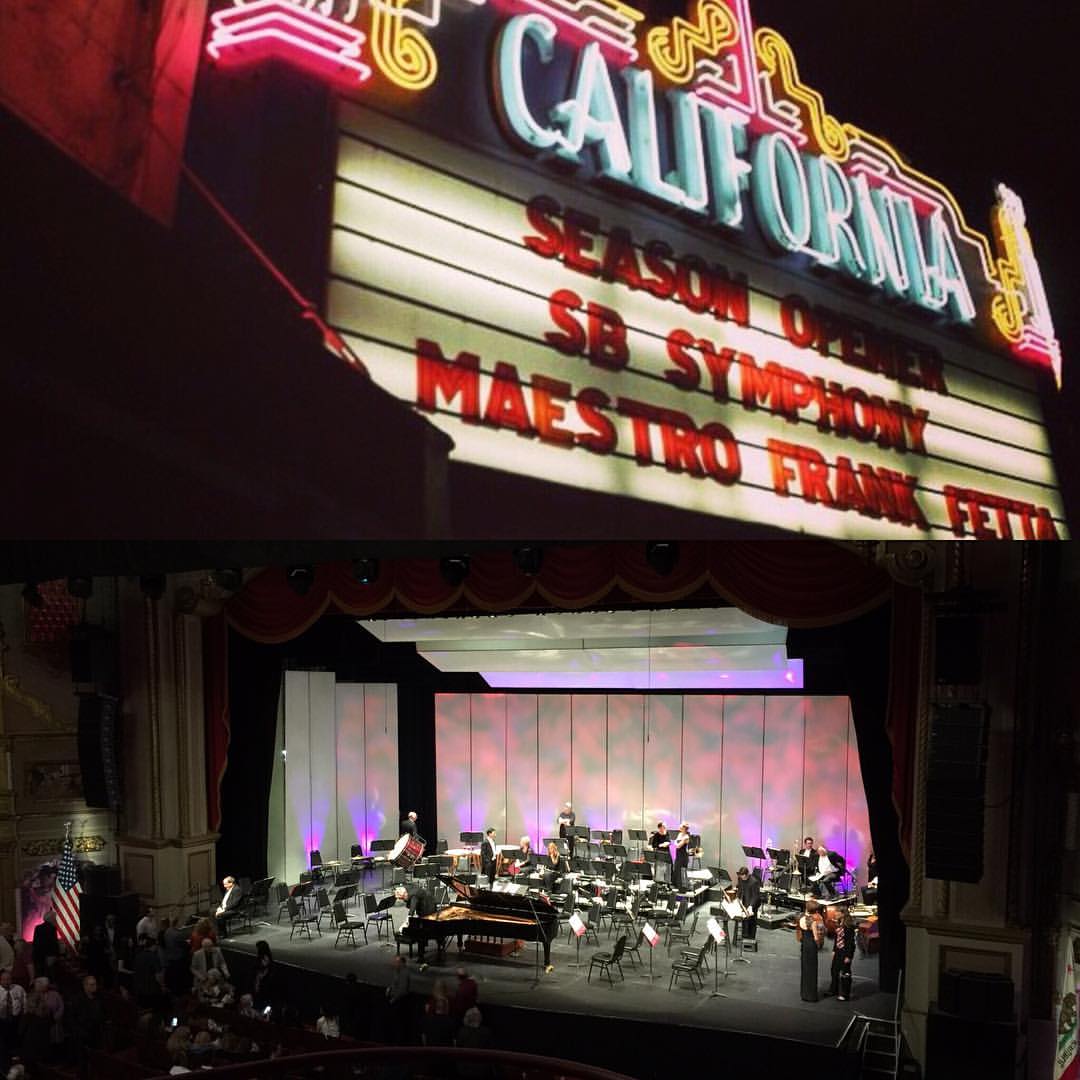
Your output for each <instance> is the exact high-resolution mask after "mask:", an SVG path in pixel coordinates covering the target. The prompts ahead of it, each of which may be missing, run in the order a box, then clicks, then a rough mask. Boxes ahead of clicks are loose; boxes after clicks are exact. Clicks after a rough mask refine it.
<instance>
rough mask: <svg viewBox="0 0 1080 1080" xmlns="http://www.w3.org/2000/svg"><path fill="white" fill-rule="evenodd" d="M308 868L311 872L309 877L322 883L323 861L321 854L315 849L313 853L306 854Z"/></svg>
mask: <svg viewBox="0 0 1080 1080" xmlns="http://www.w3.org/2000/svg"><path fill="white" fill-rule="evenodd" d="M308 868H309V869H310V870H311V877H312V880H314V881H322V876H323V861H322V852H321V851H319V849H318V848H316V849H315V850H314V851H309V852H308Z"/></svg>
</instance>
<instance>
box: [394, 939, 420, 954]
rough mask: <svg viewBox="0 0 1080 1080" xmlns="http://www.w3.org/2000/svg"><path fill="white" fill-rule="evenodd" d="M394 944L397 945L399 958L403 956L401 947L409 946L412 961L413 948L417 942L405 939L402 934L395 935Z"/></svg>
mask: <svg viewBox="0 0 1080 1080" xmlns="http://www.w3.org/2000/svg"><path fill="white" fill-rule="evenodd" d="M394 944H395V945H397V952H398V956H400V955H401V946H402V945H408V946H409V957H410V959H411V958H412V951H413V946H414V945H415V944H416V942H415V941H410V940H409V939H408V938H403V937H402V936H401V935H400V934H395V935H394Z"/></svg>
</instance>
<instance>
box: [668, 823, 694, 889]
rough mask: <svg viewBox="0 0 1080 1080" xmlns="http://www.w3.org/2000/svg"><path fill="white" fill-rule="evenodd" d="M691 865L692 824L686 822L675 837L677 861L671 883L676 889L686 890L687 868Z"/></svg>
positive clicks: (673, 868)
mask: <svg viewBox="0 0 1080 1080" xmlns="http://www.w3.org/2000/svg"><path fill="white" fill-rule="evenodd" d="M689 865H690V822H688V821H684V822H683V823H682V824H681V825H680V826H679V835H678V836H676V837H675V861H674V864H673V867H672V871H671V882H672V884H673V885H674V886H675V888H676V889H684V888H686V868H687V867H688V866H689Z"/></svg>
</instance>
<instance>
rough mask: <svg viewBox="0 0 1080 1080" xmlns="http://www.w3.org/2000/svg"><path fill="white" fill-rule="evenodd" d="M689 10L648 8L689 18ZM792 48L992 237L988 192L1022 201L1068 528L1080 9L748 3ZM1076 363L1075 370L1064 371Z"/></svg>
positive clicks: (1079, 233)
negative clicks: (1044, 331) (1010, 193)
mask: <svg viewBox="0 0 1080 1080" xmlns="http://www.w3.org/2000/svg"><path fill="white" fill-rule="evenodd" d="M687 6H688V5H687V4H686V3H684V0H659V2H655V0H654V3H652V4H650V5H649V12H650V18H652V19H661V18H664V17H666V16H670V15H673V14H677V13H678V14H684V13H685V11H686V8H687ZM751 12H752V13H753V16H754V20H755V25H757V26H770V27H772V28H773V29H775V30H778V31H780V33H782V34H783V35H784V36H785V37H786V38H787V39H788V41H789V42H790V43H791V47H792V49H793V51H794V53H795V59H796V61H797V62H798V64H799V73H800V75H801V77H802V79H803V81H804V82H806V83H808V84H809V85H810V86H812V87H814V89H816V90H818V91H819V92H820V93H821V94H822V95H823V96H824V98H825V105H826V107H827V108H828V110H829V111H830V112H831V113H832V114H833V115H834V116H835V117H836V118H837V119H838V120H841V121H844V120H850V121H851V122H853V123H856V124H858V125H859V126H860V127H864V128H866V129H867V130H868V131H871V132H873V133H875V134H878V135H881V136H883V137H884V138H886V139H888V140H889V141H890V142H891V143H892V144H893V145H894V146H895V147H896V148H897V149H898V150H899V151H901V153H903V154H905V155H907V156H908V157H909V158H910V159H911V161H912V163H913V164H914V165H915V166H916V167H917V168H919V169H920V170H921V171H923V172H926V173H928V174H929V175H931V176H933V177H934V178H936V179H937V180H940V181H941V182H942V183H944V184H945V185H946V186H947V187H948V188H949V189H950V190H951V191H952V192H953V194H954V195H955V196H956V198H957V200H958V201H959V203H960V205H961V207H962V208H963V210H964V214H965V216H966V218H967V220H968V222H969V223H970V224H971V225H972V226H974V227H975V228H978V229H980V230H981V231H984V232H989V225H990V210H991V207H992V206H993V203H994V185H995V184H996V183H997V182H998V181H1004V182H1005V183H1007V184H1009V185H1010V187H1012V188H1013V189H1014V190H1015V191H1016V192H1017V193H1018V194H1019V195H1020V197H1021V198H1022V199H1023V200H1024V204H1025V206H1026V208H1027V214H1028V228H1029V230H1030V232H1031V235H1032V240H1033V242H1034V244H1035V253H1036V256H1037V257H1038V258H1039V261H1040V265H1041V267H1042V271H1043V278H1044V281H1045V284H1046V289H1047V292H1048V294H1049V298H1050V306H1051V310H1052V312H1053V315H1054V322H1055V326H1056V329H1057V332H1058V337H1059V338H1060V340H1061V343H1062V352H1063V354H1064V361H1063V381H1064V387H1063V391H1062V393H1061V394H1060V395H1059V394H1057V393H1056V392H1055V393H1054V394H1053V395H1051V396H1050V397H1049V398H1048V400H1047V401H1046V407H1047V413H1048V418H1049V420H1050V422H1051V436H1052V438H1053V441H1054V448H1055V457H1056V459H1057V462H1058V471H1059V474H1060V476H1061V482H1062V485H1063V487H1064V488H1065V497H1066V500H1067V506H1068V517H1069V521H1070V525H1071V527H1072V528H1073V529H1074V530H1075V529H1076V528H1077V522H1078V521H1080V483H1078V478H1077V475H1076V474H1077V473H1080V468H1077V467H1076V466H1077V465H1080V438H1078V437H1077V434H1076V433H1075V432H1074V431H1073V429H1074V428H1075V427H1077V426H1078V425H1076V424H1075V422H1074V421H1073V417H1075V416H1077V415H1078V414H1080V370H1078V368H1077V366H1076V365H1080V359H1077V356H1078V350H1080V310H1078V309H1077V305H1076V304H1075V302H1074V301H1073V292H1074V288H1073V282H1074V280H1075V278H1076V266H1075V262H1076V255H1075V252H1077V250H1080V226H1078V221H1077V217H1078V214H1077V207H1076V203H1077V196H1076V190H1077V187H1078V181H1080V176H1078V168H1077V160H1078V157H1080V155H1078V152H1077V144H1078V141H1080V140H1078V133H1080V119H1078V112H1080V108H1078V106H1080V92H1078V90H1077V87H1076V85H1075V84H1074V82H1073V81H1072V80H1073V79H1074V78H1075V77H1076V73H1077V69H1078V67H1080V64H1078V62H1077V58H1076V54H1075V49H1076V42H1077V40H1078V39H1080V5H1076V4H1074V3H1069V2H1067V0H1035V2H1033V3H1028V4H1023V5H1019V4H1016V5H1014V4H1005V3H1002V2H1000V0H996V2H989V3H988V2H986V0H944V2H943V0H908V2H906V3H892V4H872V3H867V2H866V0H802V2H795V0H751ZM1070 358H1071V359H1072V360H1073V366H1072V368H1071V370H1070Z"/></svg>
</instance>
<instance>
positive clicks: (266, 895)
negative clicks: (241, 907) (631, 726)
mask: <svg viewBox="0 0 1080 1080" xmlns="http://www.w3.org/2000/svg"><path fill="white" fill-rule="evenodd" d="M273 884H274V879H273V878H272V877H267V878H260V879H259V880H258V881H256V882H255V884H254V885H252V886H251V891H250V892H249V893H247V894H246V895H247V896H248V897H249V898H250V900H251V907H252V914H255V915H265V914H266V913H267V910H268V908H269V906H270V886H271V885H273Z"/></svg>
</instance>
